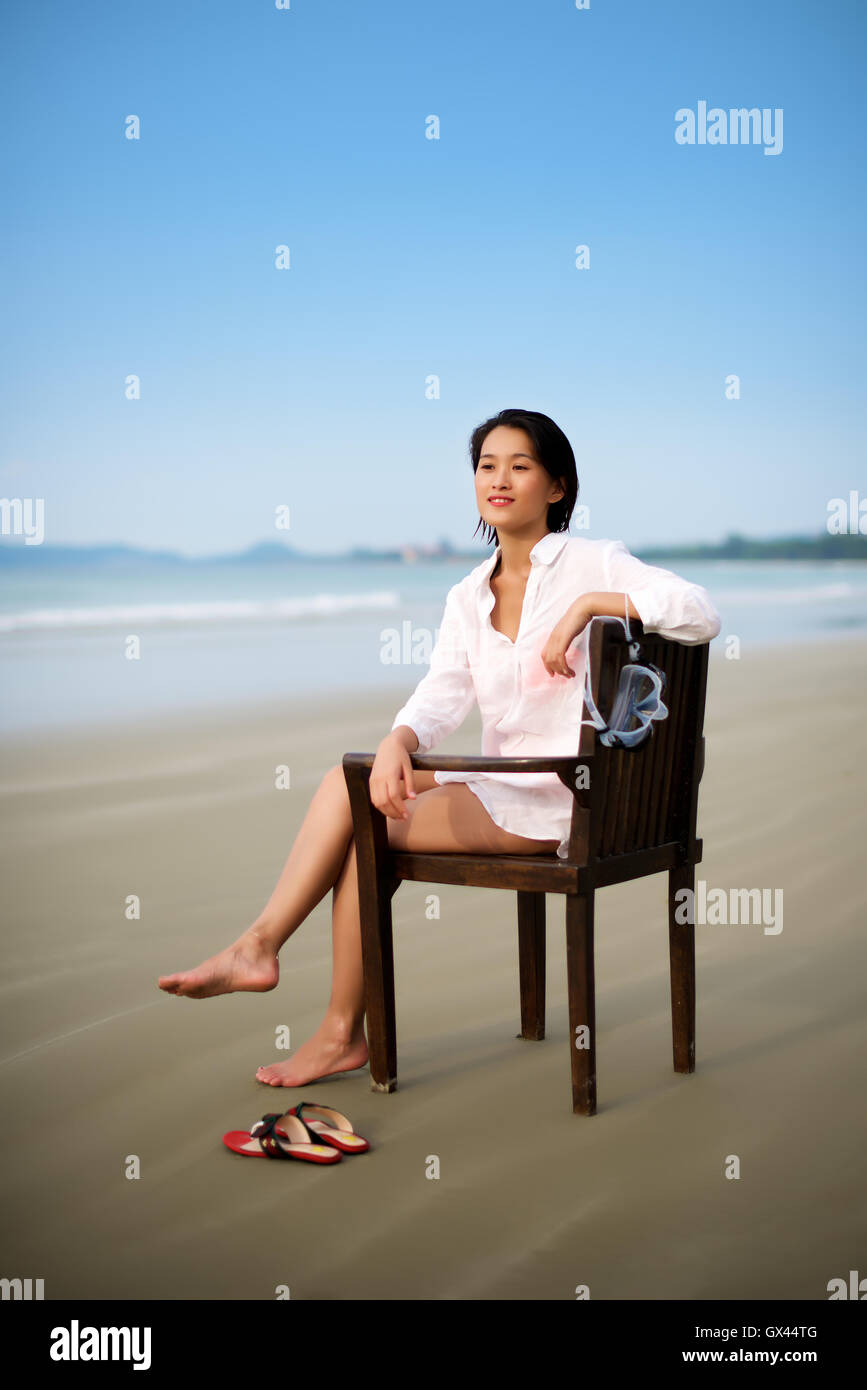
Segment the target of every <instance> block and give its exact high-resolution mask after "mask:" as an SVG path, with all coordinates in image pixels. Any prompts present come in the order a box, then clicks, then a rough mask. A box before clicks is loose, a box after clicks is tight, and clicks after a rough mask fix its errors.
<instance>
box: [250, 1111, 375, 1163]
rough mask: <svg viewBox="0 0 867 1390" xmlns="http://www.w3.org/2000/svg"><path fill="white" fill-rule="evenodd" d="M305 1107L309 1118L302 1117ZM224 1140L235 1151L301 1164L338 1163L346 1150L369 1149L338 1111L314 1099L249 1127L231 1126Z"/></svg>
mask: <svg viewBox="0 0 867 1390" xmlns="http://www.w3.org/2000/svg"><path fill="white" fill-rule="evenodd" d="M302 1110H304V1111H306V1113H307V1115H309V1116H310V1119H309V1120H308V1119H302V1118H301V1111H302ZM314 1117H318V1118H314ZM324 1117H327V1118H324ZM223 1143H224V1144H225V1145H226V1148H227V1149H231V1150H232V1152H233V1153H236V1154H244V1155H245V1156H249V1157H250V1158H262V1157H263V1156H264V1157H265V1158H297V1159H300V1160H301V1162H302V1163H339V1162H340V1160H341V1158H342V1156H343V1154H345V1153H347V1154H360V1153H365V1152H366V1151H367V1150H368V1149H369V1148H370V1145H369V1144H368V1142H367V1140H366V1139H363V1138H362V1137H361V1135H360V1134H356V1133H355V1130H354V1129H353V1127H352V1123H351V1121H350V1120H348V1119H347V1118H346V1116H345V1115H341V1113H340V1111H339V1110H332V1108H331V1106H330V1105H314V1104H313V1102H312V1101H302V1102H301V1103H300V1105H293V1106H292V1109H291V1110H287V1111H286V1114H285V1115H277V1114H268V1115H263V1116H262V1118H261V1120H257V1121H256V1123H255V1124H254V1125H252V1126H251V1127H250V1129H248V1130H247V1129H230V1130H229V1132H228V1134H224V1135H223Z"/></svg>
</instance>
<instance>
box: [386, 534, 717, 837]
mask: <svg viewBox="0 0 867 1390" xmlns="http://www.w3.org/2000/svg"><path fill="white" fill-rule="evenodd" d="M498 555H499V547H498V548H497V550H495V551H494V553H493V554H492V555H490V556H489V557H488V558H487V559H486V560H483V561H482V563H481V564H480V565H477V566H476V568H475V569H474V570H471V571H470V573H469V574H468V575H466V576H465V578H463V579H461V580H460V581H459V582H458V583H457V584H454V585H453V586H452V588H451V589H449V591H448V594H447V595H446V602H445V610H444V612H443V618H442V623H441V626H440V628H439V630H438V633H437V640H436V643H435V645H434V649H433V651H432V653H431V659H430V668H429V670H428V671H427V673H426V674H425V675H424V676H423V677H422V679H421V680H420V681H419V683H418V685H417V686H416V688H415V690H414V691H413V693H412V695H411V696H410V698H409V700H408V701H407V702H406V704H405V705H404V706H403V707H402V708H401V709H399V710H398V712H397V714H396V716H395V719H394V723H393V724H392V729H396V728H397V727H398V726H399V725H401V724H407V725H409V727H410V728H411V729H412V730H413V731H414V733H415V734H416V737H417V738H418V748H417V749H416V750H414V751H415V752H417V753H428V752H430V751H431V749H433V748H435V747H436V746H437V744H439V743H440V742H441V741H442V740H443V739H444V738H447V737H448V735H449V734H451V733H453V732H454V730H455V729H457V728H458V726H459V725H460V724H461V723H462V722H463V720H464V719H465V718H466V716H467V714H468V713H469V711H470V710H471V709H472V707H473V704H474V703H476V702H478V705H479V709H480V712H481V716H482V747H481V753H482V756H483V757H503V758H507V757H534V756H540V755H551V756H555V755H559V754H573V753H577V752H579V751H580V746H581V745H580V739H581V718H582V715H583V706H584V674H585V662H586V654H587V634H588V631H589V624H588V625H587V627H585V629H584V631H583V632H582V633H580V634H579V636H578V637H576V638H575V639H574V641H573V642H572V644H571V645H570V646H569V648H568V649H567V652H566V662H567V665H569V666H570V667H571V669H572V670H573V671H574V672H575V675H574V676H571V677H570V676H561V675H555V676H551V675H549V674H548V672H547V670H546V669H545V667H544V665H543V663H542V651H543V650H544V648H545V645H546V643H547V641H548V638H549V637H550V635H551V630H552V628H554V627H555V625H556V624H557V623H558V622H559V621H560V619H561V618H562V617H563V616H564V614H565V612H566V610H567V609H568V608H569V607H570V606H571V605H572V604H573V603H574V602H575V600H576V599H578V598H580V597H581V595H582V594H585V593H596V592H605V593H623V594H627V595H628V596H629V598H630V599H631V600H632V602H633V604H634V605H635V608H636V610H637V612H638V614H639V616H640V618H641V621H642V623H643V625H644V629H645V631H646V632H658V633H660V635H661V636H663V637H668V638H671V639H672V640H673V641H675V642H686V643H697V642H709V641H710V640H711V638H713V637H716V635H717V633H718V632H719V630H720V626H721V624H720V618H719V614H718V613H717V611H716V609H715V608H714V606H713V604H712V603H711V600H710V597H709V595H708V593H707V590H706V589H703V588H702V586H701V585H700V584H691V583H689V581H688V580H686V579H682V578H681V577H680V576H679V575H676V574H673V573H672V571H671V570H666V569H659V568H658V567H657V566H655V565H646V564H644V562H643V561H642V560H639V559H638V557H637V556H636V555H632V554H631V553H630V552H629V551H628V550H627V548H626V546H625V545H624V544H623V542H622V541H612V540H588V539H586V538H584V537H579V536H570V535H568V533H567V532H565V531H549V532H548V533H547V535H545V536H543V537H542V539H541V540H539V541H537V542H536V544H535V545H534V546H533V549H532V550H531V551H530V564H531V570H530V575H529V578H528V579H527V587H526V589H525V592H524V606H523V610H522V612H521V622H520V626H519V628H518V632H517V636H516V638H515V641H514V642H512V641H511V639H510V638H508V637H507V636H506V635H505V633H502V632H498V631H497V630H496V628H494V627H493V626H492V624H491V616H490V615H491V611H492V609H493V607H494V603H495V602H496V599H495V596H494V592H493V590H492V588H491V586H490V583H489V576H490V574H491V571H492V570H493V568H494V566H495V564H496V561H497V556H498ZM434 777H435V780H436V781H437V782H439V783H446V782H466V783H467V784H468V785H469V787H470V789H471V790H472V791H473V792H475V794H476V796H478V798H479V800H480V801H481V802H482V804H483V805H484V806H485V808H486V810H487V811H488V814H489V815H490V816H491V818H492V820H493V821H494V822H495V823H496V824H497V825H500V826H502V827H503V828H504V829H505V830H510V831H512V832H513V833H514V834H516V835H526V836H529V837H530V838H532V839H543V840H553V839H558V840H559V845H558V848H557V854H558V855H559V856H560V857H561V858H565V857H566V856H567V855H568V852H569V829H570V825H571V817H572V804H573V798H572V794H571V792H570V791H569V789H568V788H567V787H565V786H564V785H563V783H562V782H561V781H560V778H559V777H558V776H557V774H556V773H553V772H543V773H512V774H509V773H500V772H444V771H440V770H438V771H437V772H435V774H434Z"/></svg>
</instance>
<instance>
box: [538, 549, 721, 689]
mask: <svg viewBox="0 0 867 1390" xmlns="http://www.w3.org/2000/svg"><path fill="white" fill-rule="evenodd" d="M604 571H605V578H606V581H607V587H606V589H605V590H604V591H602V590H600V591H599V592H593V593H585V594H580V595H579V596H578V597H577V598H576V599H575V601H574V603H572V604H571V605H570V607H569V608H568V610H567V611H566V613H565V614H564V615H563V617H562V618H561V619H560V622H559V623H557V625H556V627H555V628H554V629H553V630H552V632H551V636H550V638H549V639H548V643H547V645H546V647H545V650H544V651H543V653H542V661H543V663H544V665H545V667H546V669H547V670H548V672H549V674H550V675H565V676H571V675H574V674H575V673H574V671H573V670H572V669H571V667H570V666H568V665H567V663H566V649H567V647H569V646H570V645H571V644H572V642H574V640H575V638H576V637H577V636H579V635H580V633H582V632H583V631H584V628H585V627H586V626H587V624H588V623H589V622H590V619H591V618H601V617H611V618H622V617H623V616H624V615H625V613H626V604H627V602H628V603H629V616H630V618H633V619H638V620H639V621H640V622H641V623H642V625H643V627H644V630H645V632H658V633H659V634H660V636H661V637H667V638H669V639H670V640H671V641H673V642H685V643H687V644H696V643H699V642H710V641H711V639H712V638H714V637H716V635H717V633H718V632H719V631H720V628H721V627H722V622H721V621H720V616H719V613H718V612H717V610H716V608H715V607H714V605H713V603H712V602H711V599H710V595H709V594H708V592H707V590H706V589H705V588H703V587H702V585H701V584H692V583H690V581H689V580H688V579H684V578H682V576H681V575H679V574H674V573H673V571H672V570H666V569H661V568H659V566H657V565H647V564H645V563H644V561H643V560H639V558H638V556H637V555H633V554H632V553H631V552H630V551H629V550H627V548H626V546H625V545H624V544H623V542H622V541H609V542H607V544H606V547H605V553H604Z"/></svg>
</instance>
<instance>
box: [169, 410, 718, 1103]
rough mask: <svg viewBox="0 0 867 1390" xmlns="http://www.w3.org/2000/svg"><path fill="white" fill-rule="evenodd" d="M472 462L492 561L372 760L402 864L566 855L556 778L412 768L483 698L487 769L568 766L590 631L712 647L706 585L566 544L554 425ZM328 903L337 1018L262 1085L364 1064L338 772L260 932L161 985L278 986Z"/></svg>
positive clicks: (219, 989)
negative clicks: (636, 623) (630, 627)
mask: <svg viewBox="0 0 867 1390" xmlns="http://www.w3.org/2000/svg"><path fill="white" fill-rule="evenodd" d="M470 454H471V458H472V464H473V472H474V474H475V489H476V506H477V507H478V511H479V516H480V523H484V527H485V531H488V530H490V532H491V535H492V536H496V539H497V550H496V552H495V554H494V555H493V556H491V557H489V558H488V559H487V560H485V561H484V562H483V563H482V564H481V565H478V566H477V567H476V568H475V569H474V570H473V571H472V572H471V573H470V574H468V575H467V576H466V577H465V578H464V579H462V580H461V581H460V583H458V584H455V585H454V586H453V587H452V588H451V589H450V590H449V593H448V596H447V599H446V605H445V612H444V614H443V620H442V625H441V627H440V631H439V634H438V638H437V642H436V645H435V647H434V650H433V653H432V655H431V662H430V669H429V671H428V672H427V673H426V675H425V676H424V677H423V679H422V680H421V681H420V682H419V684H418V686H417V688H416V690H415V691H414V693H413V694H412V695H411V696H410V699H409V700H408V701H407V703H406V704H405V705H404V706H403V707H402V708H401V709H400V710H399V711H398V713H397V715H396V717H395V720H394V724H393V726H392V729H391V732H390V733H389V734H387V735H386V737H385V738H384V739H383V740H382V742H381V743H380V744H379V747H378V749H377V753H376V758H375V760H374V763H373V767H372V769H371V774H370V797H371V801H372V802H373V804H374V806H376V807H378V808H379V810H380V811H382V812H383V813H384V814H385V816H386V817H387V818H388V819H387V830H388V841H389V845H390V846H392V847H393V848H395V849H408V850H427V851H430V852H433V853H446V852H449V851H451V852H454V853H467V854H541V853H548V854H550V853H553V852H555V851H556V852H557V853H558V854H560V855H564V854H566V853H567V845H568V836H569V822H570V816H571V809H572V798H571V793H570V792H569V790H568V788H566V787H564V786H563V783H562V782H561V781H560V779H559V778H558V777H557V776H556V774H554V773H541V774H513V775H511V776H510V775H509V774H502V773H457V772H441V771H437V772H427V771H419V770H415V769H413V768H412V766H411V764H410V754H411V753H416V752H417V753H427V752H429V751H430V750H431V749H432V748H433V747H435V746H436V745H437V744H438V743H440V742H441V741H442V739H444V738H446V737H447V736H448V734H450V733H452V732H453V731H454V730H455V729H456V728H457V727H458V725H459V724H460V723H461V722H462V720H463V719H464V718H465V717H466V715H467V714H468V712H469V710H470V708H471V707H472V705H473V703H474V702H475V701H478V704H479V707H480V710H481V715H482V723H483V737H482V754H483V755H485V756H492V757H496V756H502V757H508V756H510V755H518V754H519V755H523V756H532V755H533V754H536V753H547V754H559V753H565V754H570V753H574V752H576V750H577V747H578V737H579V731H580V721H581V715H582V706H583V687H584V679H583V677H584V655H585V650H584V643H581V644H579V645H578V646H577V647H576V649H575V651H574V653H571V654H570V652H569V649H570V647H571V646H572V644H573V643H575V641H576V639H577V638H578V637H579V636H581V634H582V633H583V632H584V631H585V629H586V627H587V624H588V623H589V622H590V619H591V618H593V617H596V616H603V615H607V616H612V617H622V616H623V615H624V613H626V612H628V614H629V617H630V618H632V619H639V620H640V621H641V622H642V623H643V624H644V627H645V630H646V631H649V632H659V633H661V635H662V636H664V637H669V638H672V639H673V640H675V641H679V642H687V643H695V642H707V641H709V640H710V639H711V638H712V637H715V636H716V634H717V633H718V632H719V630H720V620H719V617H718V615H717V613H716V611H715V609H714V607H713V605H712V604H711V601H710V599H709V597H708V595H707V592H706V591H705V590H704V589H703V588H702V587H701V586H700V585H697V584H690V583H688V582H687V581H686V580H684V579H681V578H680V577H679V576H677V575H675V574H672V573H671V571H670V570H664V569H658V568H656V567H654V566H651V565H645V564H643V563H642V562H641V561H640V560H638V559H637V558H636V557H635V556H634V555H631V554H630V553H629V551H628V550H627V549H626V547H625V546H624V545H623V543H622V542H620V541H608V540H600V541H591V540H586V539H581V538H578V537H573V536H569V535H568V534H567V528H568V525H569V519H570V517H571V515H572V511H573V508H574V506H575V502H576V500H577V497H578V477H577V473H576V469H575V456H574V454H573V452H572V447H571V445H570V444H569V441H568V439H567V438H566V436H565V435H564V434H563V432H562V430H560V429H559V428H558V426H557V425H556V424H555V423H554V421H553V420H551V419H549V418H548V416H546V415H542V414H539V413H538V412H537V411H528V410H503V411H501V412H500V413H499V415H497V416H494V417H493V418H492V419H490V420H487V421H485V422H484V424H481V425H479V427H478V428H477V429H476V430H474V432H473V435H472V437H471V440H470ZM476 529H478V527H477V528H476ZM567 656H568V657H569V659H568V660H567ZM331 888H333V889H334V897H333V906H332V946H333V973H332V982H331V998H330V1001H329V1004H328V1008H327V1009H326V1012H325V1016H324V1018H323V1020H322V1022H321V1023H320V1025H319V1028H318V1029H317V1030H316V1032H315V1033H314V1035H313V1037H312V1038H310V1039H309V1040H308V1041H307V1042H306V1043H304V1045H303V1046H302V1047H301V1048H300V1049H299V1050H298V1052H297V1053H295V1055H294V1056H293V1057H291V1058H290V1059H289V1060H288V1061H286V1062H274V1063H272V1064H271V1065H270V1066H264V1067H260V1068H259V1069H258V1071H257V1073H256V1077H257V1079H258V1080H259V1081H261V1082H263V1083H265V1084H266V1085H271V1086H305V1085H307V1084H308V1083H309V1082H312V1081H316V1080H318V1079H320V1078H321V1077H324V1076H327V1075H330V1074H333V1073H335V1072H341V1071H350V1070H352V1069H353V1068H355V1067H361V1066H364V1065H365V1064H366V1062H367V1060H368V1053H367V1042H366V1039H365V1034H364V984H363V973H362V959H361V930H360V923H359V913H358V884H357V877H356V859H355V841H354V838H353V830H352V816H351V813H350V809H349V798H348V795H347V790H346V781H345V778H344V774H343V767H342V764H340V763H337V764H335V766H334V767H332V768H331V769H330V770H329V771H328V772H327V773H326V774H325V776H324V777H323V779H322V782H321V784H320V786H319V788H318V790H317V791H316V793H315V795H314V797H313V799H312V801H311V803H310V808H309V810H308V812H307V816H306V818H305V820H304V822H303V824H302V826H301V829H300V830H299V832H298V835H297V837H296V839H295V843H294V844H293V846H292V849H291V852H290V854H289V857H288V859H287V861H286V864H285V866H284V868H283V872H282V873H281V875H280V878H279V880H278V882H277V885H276V887H275V889H274V891H273V893H272V894H271V897H270V898H269V900H268V902H267V903H266V905H265V907H264V908H263V909H262V912H261V913H260V914H259V916H258V917H257V918H256V920H255V922H253V923H252V925H251V926H250V927H248V928H247V930H246V931H245V932H244V933H242V935H241V936H240V937H239V938H238V939H237V941H235V942H234V943H233V944H232V945H231V946H229V947H227V948H226V950H224V951H222V952H220V954H219V955H217V956H213V957H212V958H211V959H210V960H207V961H205V962H204V963H203V964H202V965H200V966H198V967H197V968H196V969H195V970H189V971H184V972H181V973H179V974H175V975H165V976H161V977H160V980H159V985H160V988H161V989H164V990H166V991H167V992H168V993H170V994H179V995H187V996H188V997H191V998H196V999H203V998H208V997H210V996H211V995H215V994H226V993H229V992H231V991H233V990H270V989H273V988H274V986H275V985H276V984H277V980H278V976H279V965H278V959H277V955H278V952H279V950H280V948H281V946H282V945H283V944H284V942H285V941H286V940H287V939H288V937H289V936H291V935H292V933H293V932H294V931H295V930H296V928H297V927H299V926H300V925H301V923H302V922H303V921H304V919H305V918H306V917H307V915H308V914H309V913H310V912H311V911H312V909H313V908H314V907H315V906H316V904H317V903H318V902H320V900H321V899H322V898H323V897H324V896H325V894H326V893H327V892H328V891H329V889H331Z"/></svg>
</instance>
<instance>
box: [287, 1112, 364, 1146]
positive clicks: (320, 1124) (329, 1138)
mask: <svg viewBox="0 0 867 1390" xmlns="http://www.w3.org/2000/svg"><path fill="white" fill-rule="evenodd" d="M302 1110H303V1111H304V1119H303V1120H302V1121H301V1122H302V1124H304V1125H306V1126H307V1128H308V1129H309V1130H312V1131H314V1132H315V1134H316V1135H317V1136H318V1137H319V1138H320V1139H322V1140H323V1141H324V1143H326V1144H333V1145H334V1148H335V1149H339V1150H340V1152H341V1153H345V1154H363V1153H366V1152H367V1150H368V1149H369V1148H370V1145H369V1144H368V1142H367V1140H366V1139H362V1137H361V1135H360V1134H356V1133H355V1130H354V1129H353V1128H352V1122H351V1121H350V1120H348V1119H347V1118H346V1116H345V1115H341V1113H340V1111H339V1110H332V1109H331V1106H330V1105H315V1104H314V1103H313V1102H312V1101H307V1100H302V1101H301V1102H300V1104H298V1105H293V1106H292V1109H291V1110H290V1111H289V1114H290V1115H295V1116H297V1117H298V1118H299V1119H301V1111H302ZM308 1115H310V1116H313V1115H317V1116H323V1115H324V1116H326V1117H327V1120H322V1119H315V1120H314V1119H312V1118H311V1119H308V1118H307V1116H308Z"/></svg>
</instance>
